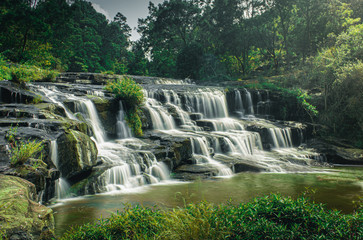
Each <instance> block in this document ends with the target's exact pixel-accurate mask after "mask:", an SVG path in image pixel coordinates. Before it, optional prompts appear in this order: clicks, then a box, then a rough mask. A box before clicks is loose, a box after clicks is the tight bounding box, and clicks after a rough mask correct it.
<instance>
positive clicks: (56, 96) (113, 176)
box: [37, 86, 170, 199]
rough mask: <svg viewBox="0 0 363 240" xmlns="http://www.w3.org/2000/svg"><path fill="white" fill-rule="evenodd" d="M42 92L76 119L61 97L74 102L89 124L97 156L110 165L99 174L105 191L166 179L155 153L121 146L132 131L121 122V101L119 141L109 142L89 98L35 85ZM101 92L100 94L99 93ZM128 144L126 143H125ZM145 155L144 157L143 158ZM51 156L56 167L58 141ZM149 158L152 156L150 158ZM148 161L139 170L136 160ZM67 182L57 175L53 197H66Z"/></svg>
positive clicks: (122, 120) (137, 143) (165, 169)
mask: <svg viewBox="0 0 363 240" xmlns="http://www.w3.org/2000/svg"><path fill="white" fill-rule="evenodd" d="M37 89H38V90H39V91H40V92H41V93H43V94H44V95H45V96H46V97H48V98H49V99H50V100H51V101H52V102H54V103H55V104H57V105H58V106H61V107H63V108H64V109H65V112H66V113H67V116H69V117H70V118H72V119H75V120H76V119H77V118H76V117H75V116H74V115H73V113H72V112H71V111H69V110H68V109H67V108H66V107H65V106H64V104H62V102H61V99H62V98H66V99H71V100H73V101H75V110H76V111H77V112H80V113H81V114H82V115H83V116H84V117H85V119H86V120H87V122H88V123H89V124H90V125H91V127H92V131H93V137H94V138H93V139H94V141H95V143H96V146H97V148H98V158H99V159H101V160H102V161H104V162H106V163H108V164H109V165H112V167H111V168H110V169H108V170H107V171H106V172H105V173H104V174H103V175H102V176H101V180H103V184H104V186H105V188H106V191H115V190H124V189H130V188H135V187H137V186H142V185H145V184H150V183H158V182H160V181H163V180H168V179H169V177H168V176H169V175H170V173H169V170H168V169H167V167H166V166H165V165H163V164H162V163H158V162H157V161H156V158H155V156H154V155H153V154H152V153H151V152H140V151H135V150H133V149H129V148H127V147H125V146H124V141H122V139H124V138H130V137H131V136H132V135H131V131H130V129H129V128H128V127H127V125H126V123H125V121H124V112H123V108H122V103H120V110H119V113H118V117H117V120H118V121H117V134H118V137H119V140H116V141H110V140H108V139H107V137H106V134H105V131H104V129H103V127H102V123H101V120H100V118H99V116H98V113H97V110H96V107H95V105H94V104H93V102H92V101H91V100H90V99H87V98H82V97H78V96H75V95H73V94H65V93H62V92H60V91H58V89H57V88H56V87H52V89H47V88H45V87H41V86H39V87H38V88H37ZM98 95H100V93H98ZM130 141H133V144H134V145H139V146H141V145H140V144H142V143H141V142H140V141H138V140H136V139H135V140H133V139H130ZM127 143H128V144H129V142H127ZM145 157H147V159H146V160H145V159H143V158H145ZM51 159H52V161H53V163H54V165H55V166H58V164H59V159H58V154H57V142H56V141H52V142H51ZM150 159H153V160H152V161H151V160H150ZM144 161H147V162H149V164H148V166H147V167H146V169H145V172H144V173H142V172H141V168H140V166H139V164H138V162H144ZM69 188H70V186H69V184H68V183H67V182H66V180H65V179H63V178H60V179H58V180H57V181H56V197H57V199H63V198H66V197H68V193H67V192H68V189H69Z"/></svg>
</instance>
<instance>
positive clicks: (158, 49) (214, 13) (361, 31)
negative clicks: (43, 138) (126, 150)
mask: <svg viewBox="0 0 363 240" xmlns="http://www.w3.org/2000/svg"><path fill="white" fill-rule="evenodd" d="M120 11H122V9H120ZM362 18H363V2H362V1H361V0H318V1H313V0H166V1H164V2H163V3H161V4H159V5H155V4H153V3H150V4H149V15H148V16H147V17H146V18H144V19H139V26H138V31H139V33H140V34H141V38H140V39H139V40H138V41H136V42H131V41H130V40H129V37H130V27H129V26H128V25H127V22H126V18H125V16H124V15H122V14H121V13H118V14H117V15H116V16H115V18H114V19H113V20H112V21H109V20H107V19H106V18H105V16H104V15H102V14H101V13H98V12H97V11H96V10H95V9H94V8H93V7H92V4H91V3H90V2H87V1H85V0H4V1H1V3H0V23H1V24H0V63H1V65H0V67H1V68H0V78H2V79H11V78H13V79H17V78H22V77H23V76H24V75H25V78H27V79H29V78H31V77H32V75H31V74H28V75H26V74H23V72H26V71H28V70H26V69H39V67H40V68H42V69H56V70H58V71H90V72H104V71H106V72H108V73H110V72H113V73H118V74H135V75H152V76H163V77H177V78H192V79H196V80H197V81H203V80H208V81H213V80H214V81H224V80H244V79H251V78H256V77H258V78H261V79H262V78H263V77H269V76H276V75H279V76H280V78H274V79H275V81H273V84H274V85H277V87H278V88H297V89H302V90H303V91H302V94H299V95H296V96H297V97H300V99H299V101H300V102H301V103H302V107H304V108H306V110H307V112H308V113H309V116H310V120H313V121H314V122H315V123H323V124H324V125H327V126H328V127H329V130H328V131H326V132H325V134H329V135H331V134H333V135H335V136H338V137H344V138H347V139H351V140H353V142H354V144H355V145H356V146H358V147H363V122H362V119H363V109H362V105H361V104H360V103H361V102H362V95H361V94H360V93H361V92H362V89H363V83H362V82H363V81H362V75H363V70H362V66H363V64H362V61H363V59H362V58H363V46H362V44H361V43H362V42H363V25H362V21H361V19H362ZM9 62H13V63H17V64H22V65H15V66H16V67H14V64H10V65H9ZM7 68H14V69H13V71H12V72H10V71H8V69H7ZM54 74H55V73H53V72H50V73H49V74H48V75H50V76H49V77H48V78H52V76H53V75H54ZM304 90H306V91H304ZM305 92H314V93H320V94H315V95H316V96H315V99H313V100H312V103H313V104H311V102H307V101H306V99H307V97H308V96H306V97H304V93H305ZM301 96H303V97H301ZM313 105H315V107H316V108H314V107H313ZM318 112H319V114H316V113H318ZM322 134H324V133H323V132H322Z"/></svg>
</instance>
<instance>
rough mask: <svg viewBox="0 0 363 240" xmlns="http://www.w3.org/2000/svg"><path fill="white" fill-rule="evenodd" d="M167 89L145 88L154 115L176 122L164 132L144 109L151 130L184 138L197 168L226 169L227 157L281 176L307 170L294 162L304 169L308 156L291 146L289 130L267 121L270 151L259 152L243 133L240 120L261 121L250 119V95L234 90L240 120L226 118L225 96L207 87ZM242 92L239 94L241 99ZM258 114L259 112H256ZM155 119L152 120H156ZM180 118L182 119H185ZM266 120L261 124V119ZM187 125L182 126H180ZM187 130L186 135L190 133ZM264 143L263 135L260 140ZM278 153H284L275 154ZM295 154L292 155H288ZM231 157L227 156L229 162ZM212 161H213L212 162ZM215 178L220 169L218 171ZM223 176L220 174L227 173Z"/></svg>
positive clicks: (255, 138) (254, 136) (256, 139)
mask: <svg viewBox="0 0 363 240" xmlns="http://www.w3.org/2000/svg"><path fill="white" fill-rule="evenodd" d="M174 88H175V89H176V90H177V91H178V92H176V91H174V90H172V89H169V88H167V89H163V90H159V89H155V88H150V89H147V90H145V95H146V96H147V99H148V100H147V101H148V102H152V103H153V105H154V106H157V108H158V111H159V112H165V113H168V110H169V112H170V113H169V114H168V117H169V119H170V120H168V121H172V120H173V119H174V122H180V124H177V125H176V126H175V125H173V127H170V128H165V127H164V126H162V125H161V124H159V123H158V122H156V118H154V117H153V113H152V111H153V109H150V108H148V110H149V112H150V115H151V121H152V125H153V129H154V130H157V131H160V130H161V131H162V132H163V133H164V134H168V135H171V136H180V137H189V138H190V140H191V143H192V147H193V158H194V160H195V162H196V163H197V164H206V163H208V164H211V163H218V164H216V165H219V166H218V167H217V166H215V167H216V168H217V169H218V168H221V169H229V168H228V167H226V166H225V165H223V164H222V163H221V162H218V161H222V162H224V160H226V159H227V161H231V160H232V159H238V161H239V162H243V163H245V164H248V165H249V166H255V167H256V168H259V169H261V170H262V171H271V172H284V171H299V169H300V170H301V171H306V170H307V169H306V168H304V167H302V168H300V167H299V166H298V165H295V164H294V163H295V162H299V161H304V163H302V165H310V159H311V158H313V157H311V156H314V153H312V154H311V155H309V154H307V155H309V157H307V156H305V153H302V152H301V151H297V149H295V148H293V143H292V133H291V129H290V128H289V127H284V128H281V127H278V126H276V125H274V124H273V123H271V122H267V125H268V126H266V127H263V128H266V129H267V132H268V135H269V136H270V137H269V139H268V141H269V143H270V145H272V148H273V151H272V152H266V151H264V147H263V143H262V139H261V136H260V134H259V133H257V132H251V131H247V130H245V127H244V121H248V122H249V123H248V124H250V123H251V121H252V122H257V123H259V122H261V121H260V119H259V118H257V117H255V116H254V114H255V111H254V104H253V97H252V94H251V93H250V92H249V91H248V90H247V89H244V90H243V91H239V90H236V91H235V92H234V107H235V109H234V111H235V112H237V113H240V114H237V115H238V116H239V117H241V119H243V120H236V119H232V118H229V117H228V111H227V103H226V100H225V99H226V97H225V94H224V93H223V91H221V90H219V89H217V88H216V89H211V88H198V87H174ZM241 93H243V96H242V95H241ZM256 94H257V100H258V103H261V104H265V103H269V99H268V95H267V99H264V98H266V96H265V95H264V96H262V93H260V92H256ZM197 113H198V114H200V115H201V117H200V118H198V119H197V120H196V121H192V120H190V116H192V115H195V114H197ZM259 113H264V112H263V111H262V112H261V111H259ZM160 119H161V118H159V119H158V120H157V121H159V122H162V120H160ZM185 119H186V120H185ZM265 121H267V120H265ZM185 122H188V125H189V126H188V127H185ZM190 130H192V131H190ZM264 141H266V136H265V140H264ZM281 149H289V152H287V151H286V150H284V151H281ZM294 152H295V153H294ZM231 157H232V158H231ZM216 160H218V161H216ZM219 174H220V175H222V174H221V171H220V173H219ZM228 174H229V173H227V174H225V175H228Z"/></svg>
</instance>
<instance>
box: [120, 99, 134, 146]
mask: <svg viewBox="0 0 363 240" xmlns="http://www.w3.org/2000/svg"><path fill="white" fill-rule="evenodd" d="M119 106H120V110H119V112H118V114H117V122H116V131H117V138H119V139H121V138H130V137H132V134H131V129H130V128H129V126H128V125H127V123H126V121H125V111H124V108H123V104H122V102H121V101H120V102H119Z"/></svg>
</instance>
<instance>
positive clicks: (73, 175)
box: [57, 130, 98, 183]
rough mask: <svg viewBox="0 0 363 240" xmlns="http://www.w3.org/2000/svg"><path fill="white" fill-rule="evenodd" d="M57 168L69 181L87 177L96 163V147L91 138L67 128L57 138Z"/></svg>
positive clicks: (72, 181)
mask: <svg viewBox="0 0 363 240" xmlns="http://www.w3.org/2000/svg"><path fill="white" fill-rule="evenodd" d="M57 142H58V161H59V163H58V169H59V171H60V172H61V176H62V177H64V178H66V179H68V180H69V181H70V183H74V182H77V181H80V180H82V179H84V178H85V177H87V176H88V175H89V174H90V172H91V170H92V167H93V166H95V165H96V164H97V153H98V152H97V148H96V144H95V143H94V142H93V141H92V140H91V138H90V137H89V136H88V135H86V134H84V133H81V132H78V131H74V130H68V131H67V132H65V133H64V134H63V135H61V136H60V137H59V138H58V140H57Z"/></svg>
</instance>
